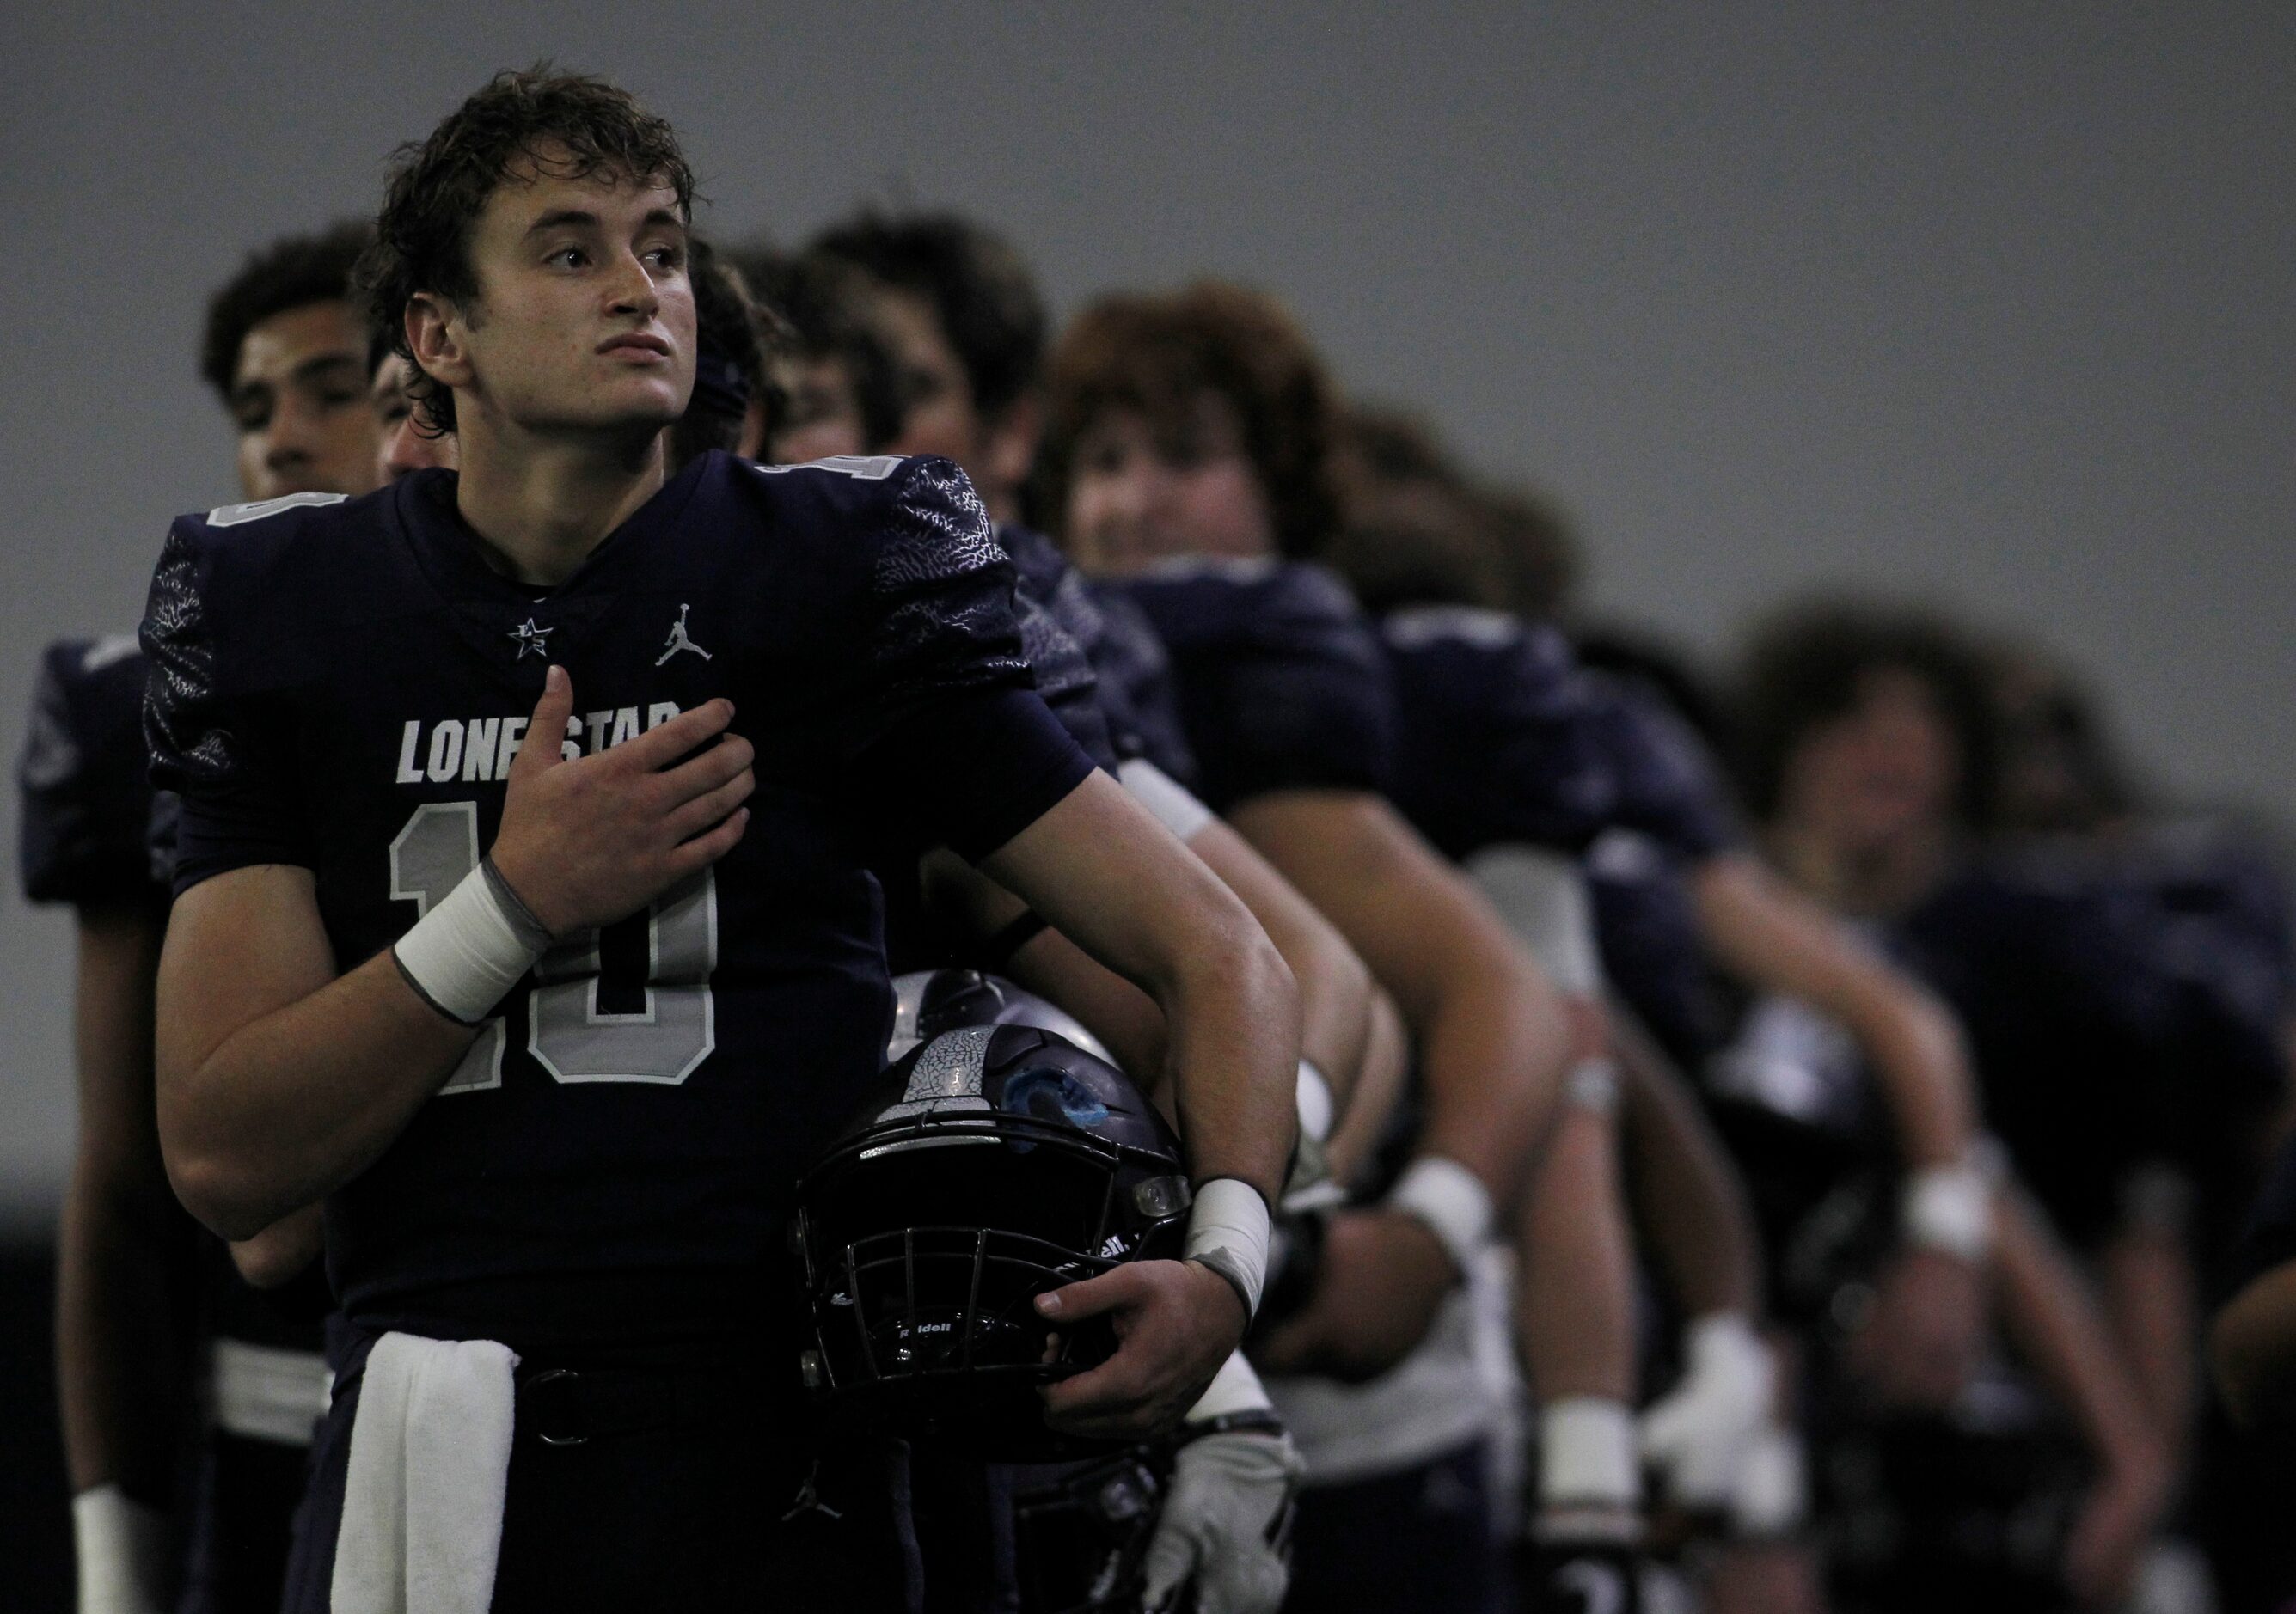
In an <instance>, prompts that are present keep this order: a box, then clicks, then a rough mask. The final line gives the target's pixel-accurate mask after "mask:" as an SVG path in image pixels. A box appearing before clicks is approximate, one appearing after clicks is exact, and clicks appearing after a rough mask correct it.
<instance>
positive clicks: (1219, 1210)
mask: <svg viewBox="0 0 2296 1614" xmlns="http://www.w3.org/2000/svg"><path fill="white" fill-rule="evenodd" d="M1181 1259H1183V1260H1186V1261H1201V1262H1202V1263H1203V1264H1204V1265H1205V1266H1209V1267H1210V1268H1211V1269H1212V1270H1213V1271H1214V1272H1216V1273H1218V1274H1219V1275H1220V1276H1221V1277H1223V1278H1226V1280H1227V1281H1228V1282H1229V1283H1231V1284H1232V1285H1234V1289H1235V1292H1236V1293H1237V1295H1238V1296H1240V1297H1241V1298H1242V1300H1243V1309H1244V1313H1245V1315H1247V1316H1256V1315H1259V1291H1260V1290H1261V1289H1262V1288H1263V1287H1265V1286H1266V1284H1267V1200H1263V1199H1261V1198H1260V1197H1259V1190H1258V1189H1257V1188H1254V1187H1253V1186H1252V1185H1251V1184H1249V1183H1247V1182H1244V1181H1243V1180H1242V1178H1240V1177H1214V1178H1212V1179H1211V1181H1210V1182H1208V1183H1206V1184H1204V1185H1203V1186H1202V1187H1201V1188H1199V1189H1197V1190H1196V1202H1195V1205H1194V1207H1193V1208H1192V1209H1191V1210H1190V1211H1189V1212H1188V1241H1187V1246H1186V1248H1185V1249H1183V1250H1182V1251H1181Z"/></svg>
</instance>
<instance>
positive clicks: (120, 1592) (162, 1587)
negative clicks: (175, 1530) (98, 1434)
mask: <svg viewBox="0 0 2296 1614" xmlns="http://www.w3.org/2000/svg"><path fill="white" fill-rule="evenodd" d="M71 1510H72V1555H73V1557H74V1558H75V1559H76V1560H78V1564H79V1604H78V1608H79V1614H160V1610H163V1609H166V1608H168V1606H169V1599H168V1595H167V1583H168V1559H169V1556H170V1554H169V1551H168V1548H169V1544H170V1543H169V1536H170V1534H171V1532H170V1529H169V1527H168V1516H167V1515H166V1514H165V1513H162V1512H160V1511H159V1510H157V1509H156V1508H148V1507H145V1506H144V1505H143V1503H140V1502H137V1501H136V1500H135V1499H134V1498H133V1497H131V1496H129V1495H127V1492H125V1491H123V1490H121V1489H120V1488H119V1487H118V1486H117V1485H97V1486H90V1487H88V1488H87V1489H86V1490H84V1491H82V1492H80V1493H79V1495H77V1496H74V1497H73V1498H72V1504H71Z"/></svg>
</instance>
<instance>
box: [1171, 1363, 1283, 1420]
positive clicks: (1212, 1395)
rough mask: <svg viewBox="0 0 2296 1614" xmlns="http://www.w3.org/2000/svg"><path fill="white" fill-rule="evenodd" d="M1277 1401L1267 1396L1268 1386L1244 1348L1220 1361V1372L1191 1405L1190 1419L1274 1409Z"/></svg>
mask: <svg viewBox="0 0 2296 1614" xmlns="http://www.w3.org/2000/svg"><path fill="white" fill-rule="evenodd" d="M1274 1411H1275V1403H1274V1402H1272V1401H1270V1400H1269V1399H1268V1398H1267V1387H1266V1386H1264V1385H1263V1384H1261V1383H1260V1382H1259V1374H1258V1373H1256V1372H1252V1370H1251V1363H1249V1362H1247V1361H1245V1360H1244V1359H1243V1353H1242V1351H1237V1352H1235V1353H1234V1355H1233V1356H1229V1357H1228V1359H1227V1360H1226V1361H1225V1362H1223V1363H1221V1364H1220V1370H1219V1372H1216V1373H1214V1374H1213V1375H1212V1381H1211V1382H1210V1384H1208V1385H1206V1386H1205V1387H1204V1393H1203V1394H1202V1395H1201V1396H1199V1397H1197V1398H1196V1404H1195V1405H1193V1406H1192V1407H1190V1408H1189V1409H1188V1415H1187V1418H1186V1419H1185V1421H1186V1422H1189V1423H1202V1422H1205V1421H1209V1420H1210V1419H1213V1418H1226V1417H1232V1416H1234V1414H1235V1413H1272V1412H1274Z"/></svg>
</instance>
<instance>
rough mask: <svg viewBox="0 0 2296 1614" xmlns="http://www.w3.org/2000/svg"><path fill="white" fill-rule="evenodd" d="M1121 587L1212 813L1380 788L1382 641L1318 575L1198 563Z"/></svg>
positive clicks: (1388, 739)
mask: <svg viewBox="0 0 2296 1614" xmlns="http://www.w3.org/2000/svg"><path fill="white" fill-rule="evenodd" d="M1122 592H1123V593H1124V594H1125V595H1126V596H1127V597H1128V598H1129V599H1130V600H1131V601H1132V602H1134V603H1135V604H1136V605H1138V606H1139V607H1140V609H1141V610H1142V612H1143V613H1144V615H1145V616H1146V617H1147V619H1148V621H1149V624H1150V626H1151V627H1153V628H1154V629H1155V632H1156V635H1157V637H1158V638H1159V639H1160V640H1161V641H1162V642H1163V644H1164V647H1165V649H1166V651H1168V652H1169V655H1170V657H1171V665H1172V674H1173V679H1174V683H1175V684H1176V686H1177V691H1178V694H1179V709H1180V717H1181V721H1182V724H1183V725H1184V726H1185V731H1186V735H1187V741H1188V746H1189V749H1190V750H1193V752H1194V754H1195V759H1196V768H1197V779H1196V783H1197V787H1198V793H1199V794H1200V795H1201V796H1202V798H1203V799H1204V801H1205V804H1206V805H1207V806H1209V807H1211V808H1212V810H1213V811H1215V812H1219V813H1225V812H1226V811H1228V810H1229V809H1230V808H1231V807H1234V805H1235V804H1236V803H1238V802H1240V801H1244V800H1248V799H1251V797H1253V796H1257V795H1261V794H1264V793H1266V792H1268V791H1282V790H1313V789H1330V790H1357V791H1385V790H1386V789H1387V787H1388V783H1389V779H1390V773H1391V771H1392V768H1393V763H1394V746H1395V696H1394V690H1393V686H1392V684H1391V683H1390V677H1389V673H1388V668H1387V660H1386V658H1385V657H1384V656H1383V655H1382V653H1381V651H1380V645H1379V635H1378V633H1377V631H1376V630H1375V629H1374V627H1373V626H1372V624H1371V622H1370V620H1369V619H1367V618H1365V615H1364V614H1363V611H1362V610H1361V608H1360V607H1358V606H1357V604H1356V601H1355V596H1354V595H1352V594H1349V592H1348V590H1347V586H1346V585H1345V584H1343V583H1341V581H1340V580H1339V579H1338V578H1335V577H1333V575H1332V574H1331V573H1330V572H1327V571H1324V569H1321V568H1319V567H1314V566H1307V565H1302V564H1300V563H1298V562H1296V561H1189V562H1186V563H1185V564H1180V565H1175V566H1168V567H1162V568H1159V569H1157V570H1155V571H1152V572H1150V573H1148V574H1146V575H1145V576H1143V577H1139V578H1129V579H1127V580H1126V581H1125V582H1124V584H1123V585H1122Z"/></svg>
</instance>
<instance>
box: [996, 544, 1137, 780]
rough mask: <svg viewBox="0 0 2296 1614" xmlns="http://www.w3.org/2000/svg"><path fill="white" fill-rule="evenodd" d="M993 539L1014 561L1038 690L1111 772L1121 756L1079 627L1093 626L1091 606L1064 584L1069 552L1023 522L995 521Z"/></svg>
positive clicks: (1024, 641)
mask: <svg viewBox="0 0 2296 1614" xmlns="http://www.w3.org/2000/svg"><path fill="white" fill-rule="evenodd" d="M996 541H997V544H998V545H999V546H1000V547H1001V548H1003V550H1004V551H1005V558H1006V559H1008V560H1010V561H1012V562H1013V602H1014V606H1015V609H1016V610H1017V611H1018V613H1019V616H1020V622H1021V648H1022V650H1023V651H1026V653H1027V655H1028V658H1029V667H1030V668H1031V669H1033V670H1034V672H1035V674H1036V678H1037V693H1038V694H1040V695H1042V696H1043V697H1044V700H1045V704H1046V706H1047V707H1049V708H1051V709H1052V713H1053V715H1054V717H1058V718H1059V719H1060V720H1061V726H1062V728H1065V729H1067V730H1068V732H1069V737H1070V739H1072V740H1074V741H1076V742H1077V744H1078V746H1079V747H1081V748H1082V749H1083V750H1084V753H1085V755H1087V757H1090V758H1092V759H1093V761H1094V762H1095V763H1096V764H1097V765H1099V766H1102V767H1104V768H1107V769H1109V770H1110V771H1111V772H1113V771H1114V770H1115V767H1116V765H1117V763H1118V762H1119V760H1121V753H1120V752H1119V749H1118V746H1117V743H1116V740H1115V733H1116V725H1114V724H1113V723H1111V721H1110V717H1109V712H1108V701H1107V692H1106V691H1104V690H1103V689H1102V688H1101V685H1100V676H1099V674H1098V672H1097V671H1096V670H1095V668H1094V667H1093V664H1092V661H1091V659H1090V658H1089V657H1088V656H1087V655H1086V653H1085V649H1084V644H1083V641H1082V636H1081V633H1080V632H1079V630H1083V631H1085V632H1089V631H1091V629H1092V627H1093V623H1092V620H1091V616H1090V615H1089V614H1088V613H1091V606H1090V605H1089V603H1088V602H1084V601H1083V600H1082V599H1081V598H1080V597H1079V596H1078V594H1076V592H1075V591H1074V589H1072V588H1070V587H1068V586H1066V585H1068V584H1070V583H1073V582H1074V580H1075V574H1074V573H1073V572H1071V571H1070V570H1069V568H1068V561H1067V558H1066V557H1065V556H1063V555H1062V553H1061V552H1060V551H1059V550H1057V549H1054V548H1053V546H1052V544H1051V542H1050V541H1049V540H1048V539H1046V538H1045V537H1041V536H1040V535H1038V534H1037V533H1034V532H1031V531H1029V529H1028V528H1016V527H1009V526H1008V527H999V528H997V529H996Z"/></svg>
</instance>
